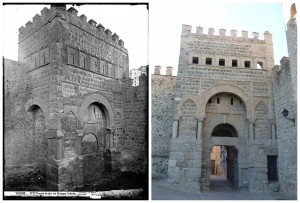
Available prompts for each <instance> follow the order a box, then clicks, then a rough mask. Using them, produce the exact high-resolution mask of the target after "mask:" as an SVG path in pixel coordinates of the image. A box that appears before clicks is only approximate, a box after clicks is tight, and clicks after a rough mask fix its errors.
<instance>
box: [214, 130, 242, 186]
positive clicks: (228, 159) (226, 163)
mask: <svg viewBox="0 0 300 203" xmlns="http://www.w3.org/2000/svg"><path fill="white" fill-rule="evenodd" d="M211 136H212V139H213V142H214V143H215V144H217V145H215V146H214V147H212V149H211V153H210V163H211V164H210V171H211V174H210V188H211V189H212V190H214V189H222V188H226V187H232V188H236V189H238V187H239V173H238V172H239V169H238V150H237V149H236V147H235V146H234V143H235V142H236V141H235V139H236V138H237V131H236V129H235V128H234V127H233V126H232V125H230V124H219V125H217V126H216V127H215V128H214V129H213V131H212V135H211Z"/></svg>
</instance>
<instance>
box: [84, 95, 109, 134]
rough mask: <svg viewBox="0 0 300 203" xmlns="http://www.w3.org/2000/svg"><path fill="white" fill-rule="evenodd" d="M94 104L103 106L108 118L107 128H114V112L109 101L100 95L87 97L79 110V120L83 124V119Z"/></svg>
mask: <svg viewBox="0 0 300 203" xmlns="http://www.w3.org/2000/svg"><path fill="white" fill-rule="evenodd" d="M92 103H98V104H100V105H102V106H103V107H104V108H103V109H104V112H105V116H107V121H108V122H107V126H108V127H109V128H110V127H113V126H114V112H113V109H112V107H111V105H110V103H109V101H108V100H107V99H106V98H105V97H104V96H102V95H100V94H92V95H89V96H87V97H86V98H85V99H84V100H83V101H82V103H81V105H80V108H79V120H80V122H81V123H83V117H84V115H85V114H86V113H87V109H88V106H89V105H90V104H92Z"/></svg>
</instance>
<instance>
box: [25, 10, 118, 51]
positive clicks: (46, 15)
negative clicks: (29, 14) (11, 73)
mask: <svg viewBox="0 0 300 203" xmlns="http://www.w3.org/2000/svg"><path fill="white" fill-rule="evenodd" d="M77 14H78V11H77V10H76V9H75V8H74V7H70V8H69V9H68V10H66V5H65V4H52V5H51V8H50V9H48V8H47V7H45V8H43V10H42V11H41V15H39V14H36V15H35V16H34V17H33V18H32V21H28V22H27V23H26V24H25V27H24V26H21V27H20V28H19V42H22V41H23V40H25V39H26V38H28V37H29V36H30V35H32V34H33V33H34V32H36V31H38V30H39V29H40V28H41V27H43V26H45V25H46V24H48V23H51V22H52V21H53V20H54V19H55V18H56V17H58V18H61V19H63V20H65V21H67V22H68V23H71V24H74V25H76V26H79V27H80V28H81V29H83V30H84V31H86V32H88V33H90V34H92V35H94V36H95V37H98V38H100V39H102V40H103V41H105V42H108V43H110V44H113V45H114V46H118V47H121V48H123V47H124V41H123V40H121V39H119V36H118V35H117V34H116V33H113V34H112V32H111V31H110V30H109V29H105V27H104V26H103V25H102V24H101V23H99V24H97V22H96V21H95V20H93V19H90V20H89V21H87V17H86V16H85V15H84V14H83V15H81V16H79V17H78V16H77Z"/></svg>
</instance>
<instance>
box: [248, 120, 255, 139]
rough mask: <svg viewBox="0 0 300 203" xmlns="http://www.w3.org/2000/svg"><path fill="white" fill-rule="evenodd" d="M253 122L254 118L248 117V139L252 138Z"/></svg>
mask: <svg viewBox="0 0 300 203" xmlns="http://www.w3.org/2000/svg"><path fill="white" fill-rule="evenodd" d="M254 123H255V120H254V119H253V118H248V124H249V134H250V137H249V139H250V140H254V129H253V128H254V126H253V125H254Z"/></svg>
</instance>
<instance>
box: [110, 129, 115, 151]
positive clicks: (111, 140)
mask: <svg viewBox="0 0 300 203" xmlns="http://www.w3.org/2000/svg"><path fill="white" fill-rule="evenodd" d="M114 135H115V133H114V130H112V131H111V133H110V148H114Z"/></svg>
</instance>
